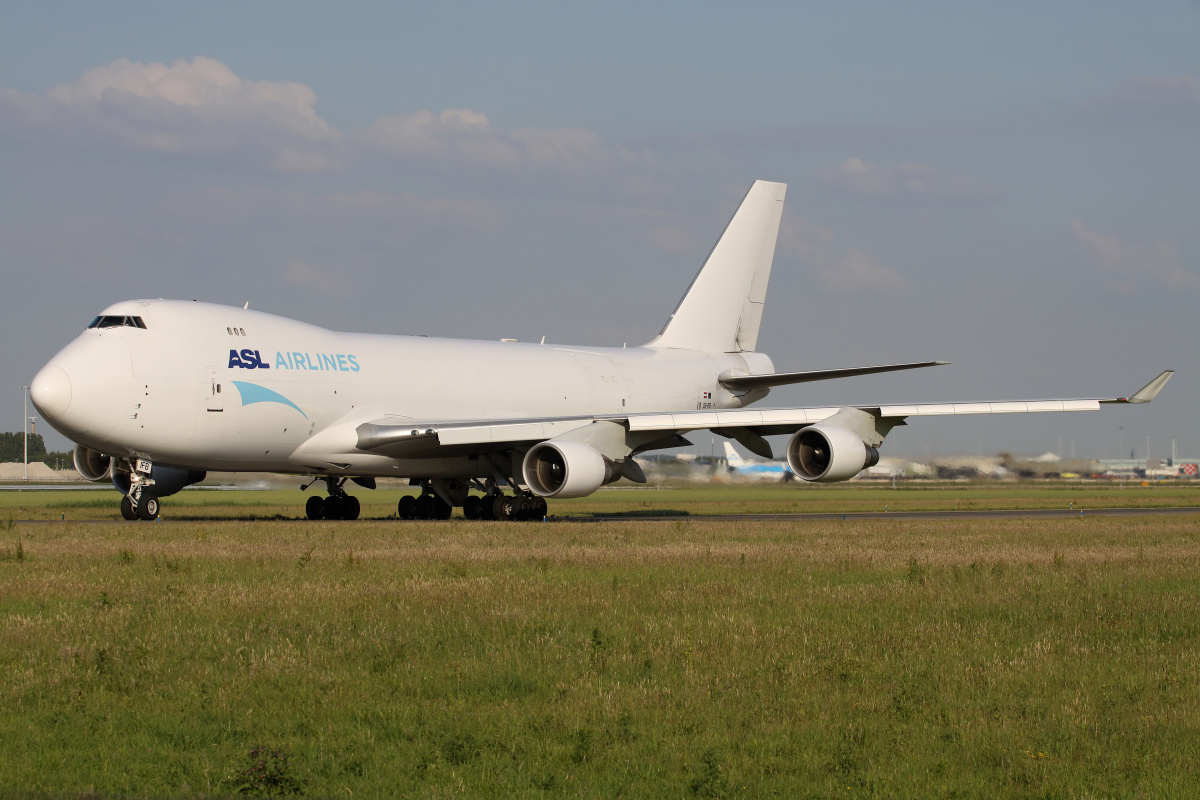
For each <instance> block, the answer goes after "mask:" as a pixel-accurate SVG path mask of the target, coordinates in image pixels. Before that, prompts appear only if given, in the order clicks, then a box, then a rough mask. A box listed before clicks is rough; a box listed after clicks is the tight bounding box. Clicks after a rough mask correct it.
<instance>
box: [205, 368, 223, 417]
mask: <svg viewBox="0 0 1200 800" xmlns="http://www.w3.org/2000/svg"><path fill="white" fill-rule="evenodd" d="M222 372H224V370H222V369H221V368H220V367H213V366H209V367H205V368H204V394H205V402H206V403H207V407H208V410H209V411H213V412H219V411H224V410H225V389H226V388H228V387H226V386H222V383H223V382H224V381H223V378H222Z"/></svg>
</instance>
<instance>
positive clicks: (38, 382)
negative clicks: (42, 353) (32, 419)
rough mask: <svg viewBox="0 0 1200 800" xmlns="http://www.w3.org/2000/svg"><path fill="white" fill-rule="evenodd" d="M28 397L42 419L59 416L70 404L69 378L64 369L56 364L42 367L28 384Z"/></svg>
mask: <svg viewBox="0 0 1200 800" xmlns="http://www.w3.org/2000/svg"><path fill="white" fill-rule="evenodd" d="M29 399H30V400H32V401H33V406H34V408H36V409H37V410H38V411H40V412H41V413H42V418H43V419H46V420H53V419H56V418H58V417H61V416H62V415H63V414H64V413H66V411H67V407H68V406H70V405H71V378H70V377H69V376H68V375H67V372H66V370H64V369H63V368H62V367H60V366H58V365H57V364H47V365H46V366H44V367H42V371H41V372H39V373H38V374H37V375H36V376H35V377H34V379H33V383H31V384H30V385H29Z"/></svg>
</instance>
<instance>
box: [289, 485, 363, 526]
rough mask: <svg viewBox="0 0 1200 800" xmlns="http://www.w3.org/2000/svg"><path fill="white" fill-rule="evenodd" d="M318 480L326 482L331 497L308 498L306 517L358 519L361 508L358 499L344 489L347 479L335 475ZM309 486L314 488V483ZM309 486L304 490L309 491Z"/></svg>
mask: <svg viewBox="0 0 1200 800" xmlns="http://www.w3.org/2000/svg"><path fill="white" fill-rule="evenodd" d="M317 480H322V481H325V485H326V486H327V487H328V490H329V496H328V497H321V496H320V495H313V496H312V497H310V498H308V502H307V503H305V504H304V514H305V516H307V517H308V518H309V519H358V513H359V511H360V510H361V507H360V506H359V503H358V498H357V497H355V496H354V495H352V494H346V490H345V489H344V488H342V487H343V486H344V485H345V483H346V479H345V478H340V479H339V478H338V477H336V476H334V475H322V476H321V477H320V478H318V479H317ZM313 483H316V481H313ZM308 486H312V483H310V484H309V485H308ZM308 486H305V487H303V488H305V489H307V488H308Z"/></svg>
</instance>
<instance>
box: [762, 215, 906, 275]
mask: <svg viewBox="0 0 1200 800" xmlns="http://www.w3.org/2000/svg"><path fill="white" fill-rule="evenodd" d="M833 239H834V233H833V231H831V230H830V229H829V228H826V227H823V226H821V225H817V224H816V223H813V222H809V221H808V220H805V219H801V218H799V217H790V218H789V219H787V220H785V222H784V224H783V225H782V226H781V227H780V236H779V250H780V252H781V253H783V254H785V255H789V256H793V257H795V258H797V259H799V260H800V262H801V263H802V264H804V265H805V266H807V267H808V268H809V269H811V270H812V272H813V273H815V275H816V277H817V280H818V281H820V283H821V286H823V287H824V288H825V289H828V290H829V291H831V292H863V291H867V292H894V291H899V290H901V289H903V288H904V278H903V276H901V275H900V273H899V272H897V271H896V270H895V269H894V268H892V267H889V266H887V265H886V264H881V263H879V262H878V261H877V260H876V258H875V256H873V255H872V254H870V253H868V252H865V251H863V250H855V249H850V250H846V251H845V252H843V253H841V254H839V253H838V252H837V251H836V250H835V249H834V246H833Z"/></svg>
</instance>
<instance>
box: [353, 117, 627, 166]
mask: <svg viewBox="0 0 1200 800" xmlns="http://www.w3.org/2000/svg"><path fill="white" fill-rule="evenodd" d="M358 138H359V139H360V140H361V141H362V142H363V143H364V144H365V145H366V146H367V147H368V148H369V149H371V150H373V151H375V152H376V153H380V154H383V155H386V156H388V157H390V158H393V159H397V160H399V161H401V162H405V163H408V164H412V165H414V166H419V167H420V168H422V169H426V170H429V169H433V170H445V169H461V168H463V167H466V168H468V169H469V170H473V171H479V170H484V171H487V172H501V173H503V172H516V171H518V170H519V171H533V172H539V171H543V170H555V171H559V172H568V173H591V174H602V173H604V172H605V171H607V170H611V169H612V168H614V167H619V166H622V165H636V164H644V163H647V162H648V161H649V157H648V156H647V155H646V154H644V153H635V152H633V151H630V150H626V149H624V148H619V147H611V146H609V145H606V144H604V143H603V142H602V141H601V140H600V138H599V137H598V136H596V134H594V133H592V132H591V131H589V130H586V129H582V128H556V129H548V128H521V129H515V130H504V129H502V128H497V127H495V126H493V125H492V124H491V122H490V120H489V119H488V118H487V116H485V115H484V114H481V113H479V112H477V111H472V110H471V109H468V108H461V109H446V110H445V111H442V112H441V113H440V114H434V113H433V112H430V111H418V112H416V113H415V114H402V115H397V116H383V117H380V118H379V119H378V120H376V122H375V123H374V124H373V125H371V126H370V127H368V128H366V129H365V130H363V131H362V132H361V133H360V134H359V136H358Z"/></svg>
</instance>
